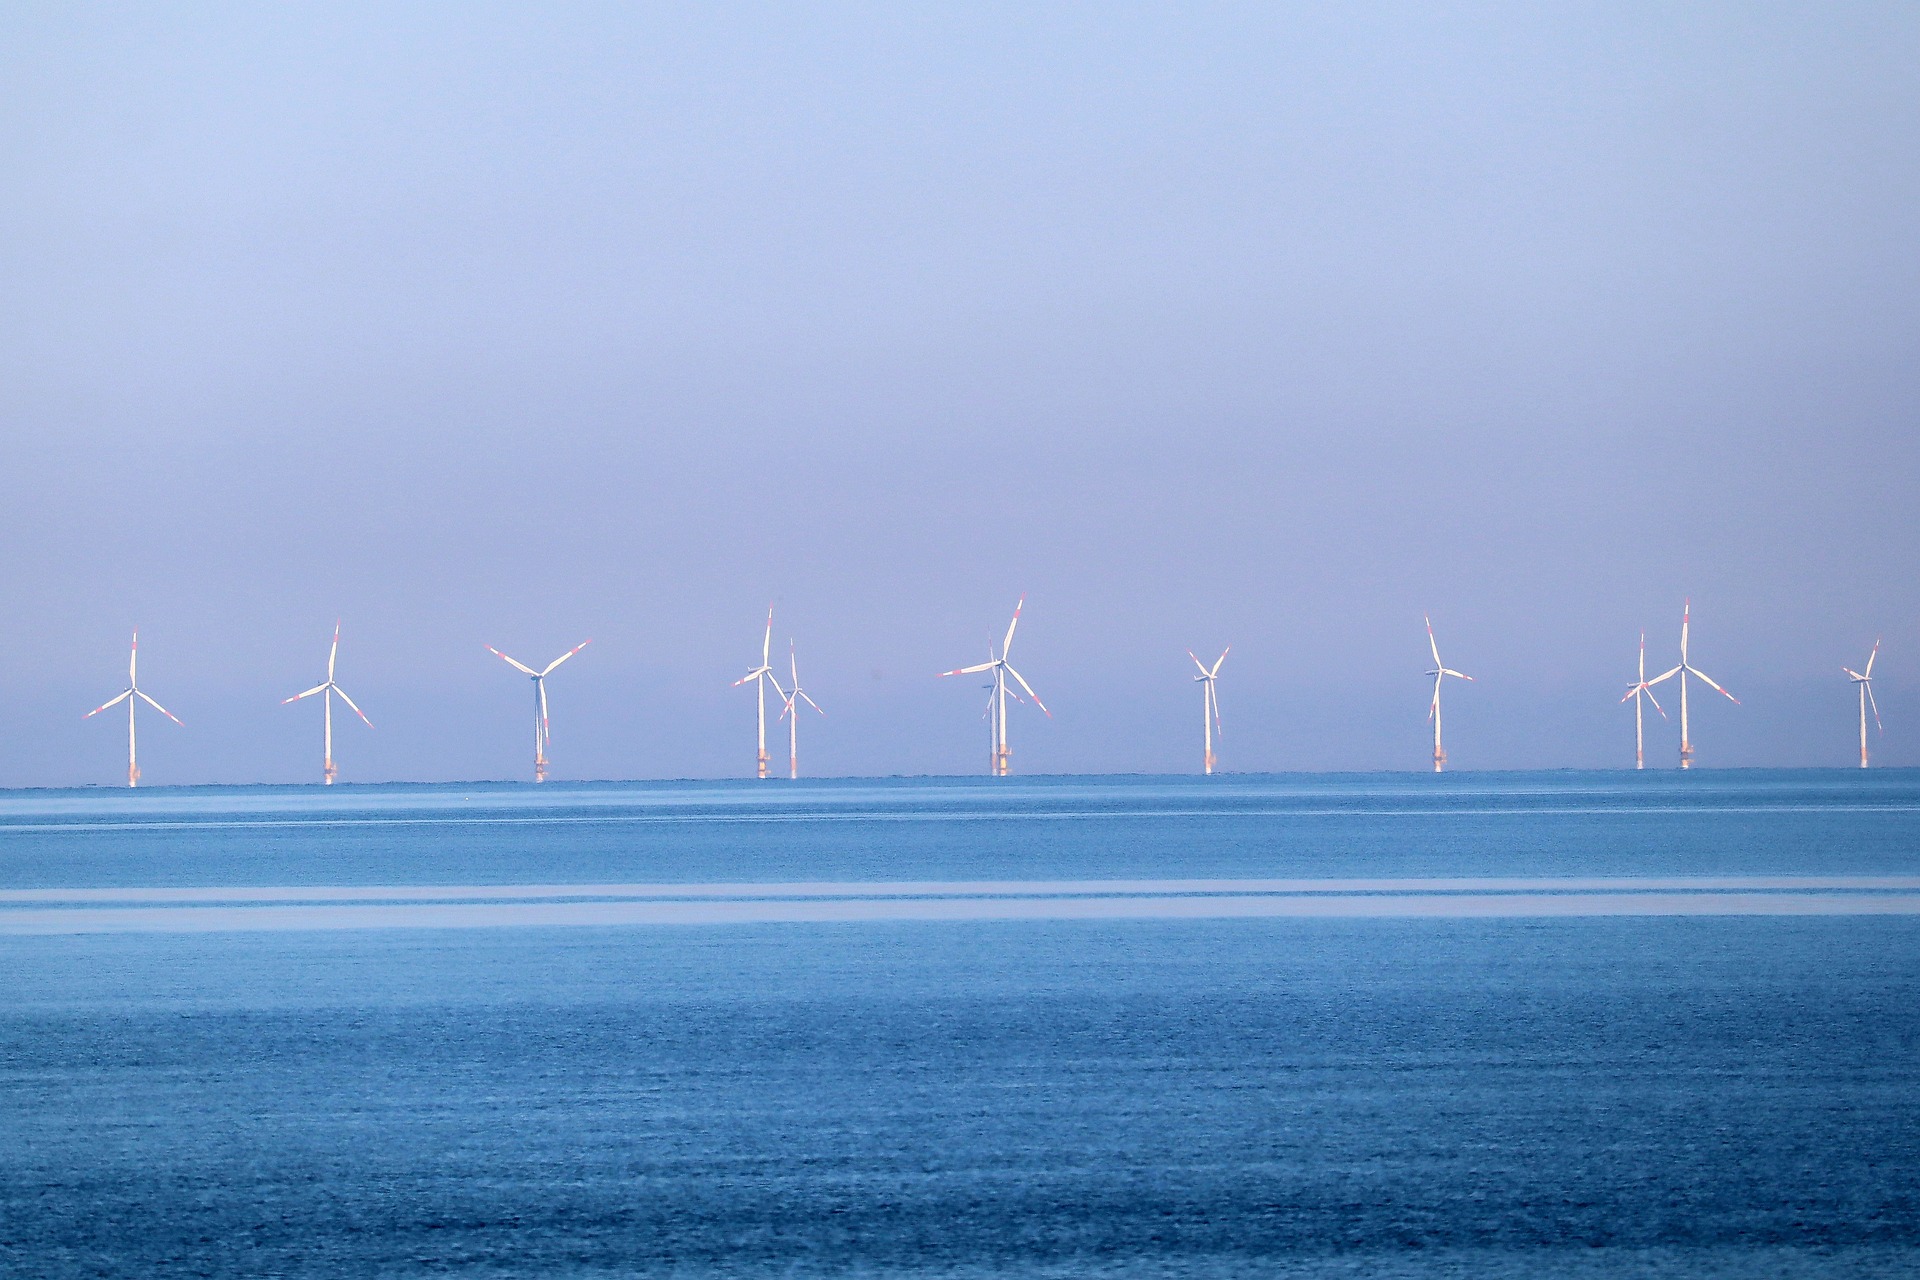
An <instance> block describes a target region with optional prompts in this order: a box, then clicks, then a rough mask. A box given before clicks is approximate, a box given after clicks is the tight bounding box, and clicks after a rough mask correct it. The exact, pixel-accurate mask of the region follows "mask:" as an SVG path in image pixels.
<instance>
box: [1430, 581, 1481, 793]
mask: <svg viewBox="0 0 1920 1280" xmlns="http://www.w3.org/2000/svg"><path fill="white" fill-rule="evenodd" d="M1427 647H1428V648H1429V649H1431V650H1433V670H1431V671H1429V672H1427V674H1428V675H1430V676H1432V677H1433V701H1432V702H1431V703H1429V704H1428V706H1427V719H1429V720H1431V721H1433V771H1434V772H1435V773H1440V772H1443V771H1444V770H1445V769H1446V767H1447V752H1446V748H1444V747H1442V746H1441V745H1440V682H1441V681H1442V680H1445V679H1446V678H1447V677H1448V676H1453V677H1454V678H1455V679H1459V680H1465V681H1467V682H1468V683H1469V684H1471V683H1472V682H1473V677H1472V676H1470V675H1467V674H1466V673H1465V672H1462V671H1455V670H1454V669H1453V668H1452V667H1449V666H1448V665H1447V664H1446V663H1444V662H1442V661H1440V644H1439V642H1438V641H1436V640H1435V639H1434V638H1433V619H1432V618H1431V617H1428V618H1427Z"/></svg>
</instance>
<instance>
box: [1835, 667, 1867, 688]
mask: <svg viewBox="0 0 1920 1280" xmlns="http://www.w3.org/2000/svg"><path fill="white" fill-rule="evenodd" d="M1840 669H1841V670H1842V671H1844V672H1846V673H1847V679H1849V680H1852V681H1853V682H1854V683H1855V684H1862V683H1864V682H1865V681H1866V677H1865V676H1863V675H1861V674H1860V673H1859V672H1858V671H1855V670H1854V669H1853V668H1852V667H1846V666H1843V667H1841V668H1840Z"/></svg>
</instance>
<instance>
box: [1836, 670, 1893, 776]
mask: <svg viewBox="0 0 1920 1280" xmlns="http://www.w3.org/2000/svg"><path fill="white" fill-rule="evenodd" d="M1879 656H1880V642H1879V641H1878V640H1875V641H1874V642H1873V652H1872V653H1869V654H1868V655H1867V669H1866V670H1865V671H1855V670H1854V669H1853V668H1852V667H1841V668H1840V669H1841V670H1842V671H1844V672H1846V673H1847V679H1849V680H1851V681H1853V683H1854V684H1855V685H1857V686H1858V687H1859V689H1860V767H1861V768H1862V769H1864V768H1866V767H1867V707H1868V706H1869V705H1871V706H1872V707H1873V723H1874V725H1875V727H1877V728H1878V729H1879V730H1880V732H1882V733H1885V732H1886V731H1887V726H1885V725H1883V724H1881V723H1880V704H1879V703H1877V702H1875V701H1874V700H1873V660H1874V659H1875V658H1877V657H1879Z"/></svg>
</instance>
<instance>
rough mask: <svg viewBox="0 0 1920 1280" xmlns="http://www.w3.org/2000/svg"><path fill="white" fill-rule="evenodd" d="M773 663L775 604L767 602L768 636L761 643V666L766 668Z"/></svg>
mask: <svg viewBox="0 0 1920 1280" xmlns="http://www.w3.org/2000/svg"><path fill="white" fill-rule="evenodd" d="M772 661H773V602H772V601H768V602H767V634H766V638H765V639H763V640H761V641H760V665H761V666H763V667H764V666H766V665H767V664H768V663H770V662H772Z"/></svg>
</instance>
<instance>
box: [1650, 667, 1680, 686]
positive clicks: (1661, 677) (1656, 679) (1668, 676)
mask: <svg viewBox="0 0 1920 1280" xmlns="http://www.w3.org/2000/svg"><path fill="white" fill-rule="evenodd" d="M1680 671H1681V668H1679V667H1675V668H1674V669H1673V670H1671V671H1664V672H1662V673H1661V674H1659V675H1657V676H1655V677H1654V678H1653V679H1651V680H1649V681H1647V686H1648V687H1649V688H1651V687H1653V686H1654V685H1656V684H1659V683H1660V682H1661V681H1662V680H1671V679H1673V678H1674V677H1675V676H1677V675H1679V674H1680Z"/></svg>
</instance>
